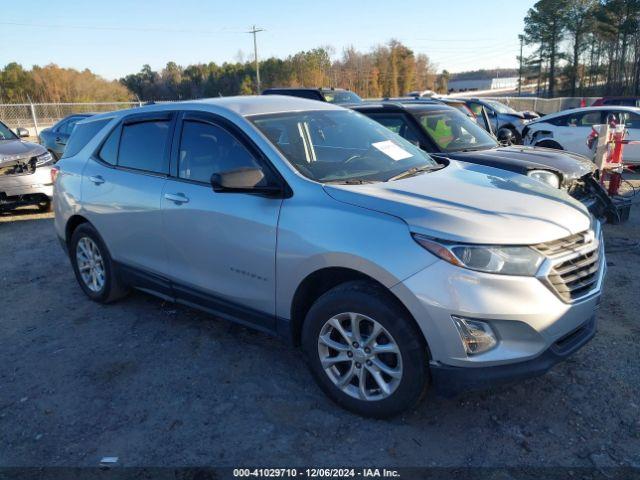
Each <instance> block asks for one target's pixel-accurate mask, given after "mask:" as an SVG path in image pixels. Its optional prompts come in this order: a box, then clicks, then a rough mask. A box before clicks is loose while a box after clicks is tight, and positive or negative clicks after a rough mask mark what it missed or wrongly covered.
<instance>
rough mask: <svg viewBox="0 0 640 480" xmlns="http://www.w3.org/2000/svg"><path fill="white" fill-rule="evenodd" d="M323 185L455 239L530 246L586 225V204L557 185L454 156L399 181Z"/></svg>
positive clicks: (421, 228)
mask: <svg viewBox="0 0 640 480" xmlns="http://www.w3.org/2000/svg"><path fill="white" fill-rule="evenodd" d="M324 188H325V191H326V192H327V193H328V194H329V195H330V196H331V197H333V198H334V199H335V200H338V201H340V202H344V203H348V204H351V205H356V206H359V207H363V208H367V209H370V210H374V211H378V212H381V213H385V214H389V215H393V216H396V217H398V218H401V219H403V220H404V221H405V222H406V223H407V224H408V225H409V228H410V229H411V230H412V231H414V232H417V233H422V234H425V235H429V236H432V237H435V238H440V239H444V240H452V241H458V242H466V243H476V244H501V245H531V244H535V243H541V242H548V241H551V240H556V239H558V238H562V237H566V236H568V235H572V234H575V233H578V232H581V231H584V230H586V229H588V228H589V225H590V216H589V213H588V212H587V209H586V208H585V207H584V206H583V205H582V204H581V203H580V202H578V201H576V200H574V199H573V198H571V197H570V196H569V195H567V194H566V193H565V192H563V191H561V190H558V189H554V188H550V187H548V186H546V185H544V184H543V183H541V182H538V181H537V180H531V179H529V178H527V177H525V176H523V175H519V174H516V173H511V172H507V171H504V170H498V169H495V168H490V167H485V166H482V165H471V164H465V163H460V162H456V161H451V162H450V164H449V166H447V167H446V168H443V169H441V170H438V171H434V172H430V173H423V174H420V175H416V176H414V177H409V178H405V179H402V180H396V181H391V182H380V183H372V184H364V185H334V184H331V185H329V184H325V185H324Z"/></svg>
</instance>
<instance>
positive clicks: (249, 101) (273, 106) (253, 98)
mask: <svg viewBox="0 0 640 480" xmlns="http://www.w3.org/2000/svg"><path fill="white" fill-rule="evenodd" d="M208 105H210V106H211V107H215V108H212V110H218V111H219V110H226V111H228V112H231V113H234V114H236V115H240V116H242V117H248V116H251V115H266V114H273V113H287V112H300V111H311V110H343V107H341V106H339V105H335V104H332V103H328V102H319V101H317V100H309V99H306V98H300V97H292V96H290V95H264V96H263V95H243V96H236V97H219V98H205V99H202V100H189V101H184V102H171V103H156V104H153V105H146V106H143V107H138V108H130V109H127V110H117V111H114V112H108V113H104V114H100V115H96V116H94V117H91V120H84V121H83V123H84V122H87V121H93V120H98V119H102V118H109V117H122V116H125V115H130V114H132V113H145V112H162V111H168V110H180V109H188V108H189V107H192V108H195V109H197V110H207V109H206V108H203V107H206V106H208Z"/></svg>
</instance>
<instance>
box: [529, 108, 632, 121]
mask: <svg viewBox="0 0 640 480" xmlns="http://www.w3.org/2000/svg"><path fill="white" fill-rule="evenodd" d="M612 108H614V109H616V110H622V111H628V112H634V113H640V108H638V107H627V106H624V105H598V106H596V107H579V108H570V109H568V110H562V111H560V112H556V113H550V114H548V115H545V116H544V117H540V118H539V119H536V122H539V121H545V120H548V119H550V118H557V117H562V116H564V115H571V114H572V113H582V112H591V111H602V110H611V109H612Z"/></svg>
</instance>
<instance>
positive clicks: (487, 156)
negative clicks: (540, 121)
mask: <svg viewBox="0 0 640 480" xmlns="http://www.w3.org/2000/svg"><path fill="white" fill-rule="evenodd" d="M442 155H445V156H447V157H449V158H454V159H456V160H462V161H464V162H470V163H479V164H482V165H488V166H491V167H497V168H505V169H507V170H513V171H515V169H513V168H509V166H514V165H516V166H518V167H520V168H521V169H522V170H553V171H555V172H558V173H560V174H561V175H562V178H563V183H570V182H572V181H573V180H575V179H577V178H580V177H583V176H585V175H587V174H590V173H593V172H594V171H595V168H596V166H595V164H594V163H593V162H592V161H590V160H589V159H587V158H586V157H583V156H582V155H576V154H573V153H569V152H564V151H561V150H555V149H553V148H543V147H522V146H511V147H496V148H490V149H487V150H475V151H471V152H447V153H444V154H442Z"/></svg>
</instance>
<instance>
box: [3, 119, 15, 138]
mask: <svg viewBox="0 0 640 480" xmlns="http://www.w3.org/2000/svg"><path fill="white" fill-rule="evenodd" d="M17 138H18V137H16V135H15V134H14V133H13V132H12V131H11V129H10V128H9V127H7V126H6V125H5V124H4V123H2V122H0V140H16V139H17Z"/></svg>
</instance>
